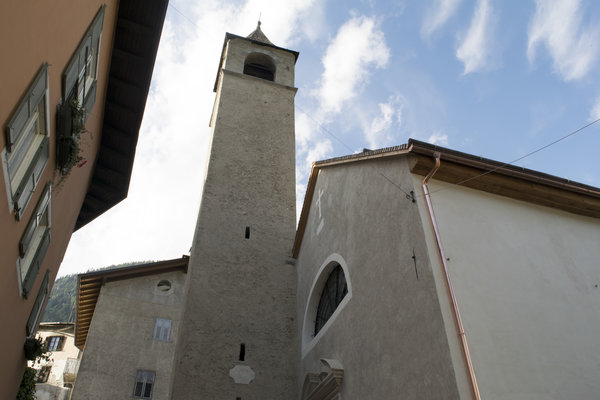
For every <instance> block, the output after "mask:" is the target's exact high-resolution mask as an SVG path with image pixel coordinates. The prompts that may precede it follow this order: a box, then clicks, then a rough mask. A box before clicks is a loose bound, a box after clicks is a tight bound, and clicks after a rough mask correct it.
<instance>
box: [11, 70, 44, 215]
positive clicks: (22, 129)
mask: <svg viewBox="0 0 600 400" xmlns="http://www.w3.org/2000/svg"><path fill="white" fill-rule="evenodd" d="M49 113H50V109H49V101H48V63H45V64H44V65H43V66H42V68H41V69H40V71H39V72H38V74H37V75H36V77H35V79H34V80H33V83H32V84H31V86H30V87H29V88H28V90H27V93H26V94H25V96H24V97H23V100H22V101H21V103H19V105H18V107H17V109H16V111H15V112H14V113H13V115H12V117H11V119H10V120H9V122H8V124H7V125H6V144H7V145H6V147H5V148H4V149H3V150H2V153H1V155H0V157H1V158H2V167H3V171H4V181H5V184H6V193H7V196H8V199H9V204H8V208H9V212H13V211H14V214H15V218H16V219H17V220H20V219H21V217H22V216H23V213H24V212H25V208H26V207H27V205H28V204H29V201H30V200H31V198H32V197H33V193H34V192H35V189H36V187H37V185H38V183H39V181H40V178H41V176H42V173H43V171H44V169H45V168H46V165H47V163H48V159H49V158H50V126H49V124H50V122H49V121H50V118H49Z"/></svg>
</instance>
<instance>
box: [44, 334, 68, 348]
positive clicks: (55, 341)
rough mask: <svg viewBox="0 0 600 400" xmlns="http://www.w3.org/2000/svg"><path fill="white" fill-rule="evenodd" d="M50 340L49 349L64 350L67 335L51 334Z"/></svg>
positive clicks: (48, 339)
mask: <svg viewBox="0 0 600 400" xmlns="http://www.w3.org/2000/svg"><path fill="white" fill-rule="evenodd" d="M46 340H47V341H48V351H62V349H63V347H64V345H65V337H64V336H49V337H48V338H47V339H46Z"/></svg>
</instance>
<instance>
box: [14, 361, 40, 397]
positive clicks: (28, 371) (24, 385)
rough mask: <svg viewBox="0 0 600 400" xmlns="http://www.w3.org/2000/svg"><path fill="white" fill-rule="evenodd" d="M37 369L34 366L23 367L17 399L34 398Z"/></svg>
mask: <svg viewBox="0 0 600 400" xmlns="http://www.w3.org/2000/svg"><path fill="white" fill-rule="evenodd" d="M36 375H37V371H36V370H35V369H34V368H31V367H27V368H25V373H24V374H23V379H21V385H20V386H19V391H18V392H17V400H34V399H35V377H36Z"/></svg>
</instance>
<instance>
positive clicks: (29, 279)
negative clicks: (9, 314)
mask: <svg viewBox="0 0 600 400" xmlns="http://www.w3.org/2000/svg"><path fill="white" fill-rule="evenodd" d="M49 246H50V229H46V230H45V231H44V234H43V236H42V240H41V241H40V245H39V247H38V248H37V250H36V252H35V256H34V257H33V260H32V261H31V266H30V267H29V269H28V270H27V274H26V275H25V279H24V280H23V293H24V294H25V297H27V295H28V294H29V292H30V291H31V288H32V287H33V284H34V283H35V278H36V277H37V274H38V272H39V270H40V267H41V266H42V261H44V256H45V255H46V251H48V247H49Z"/></svg>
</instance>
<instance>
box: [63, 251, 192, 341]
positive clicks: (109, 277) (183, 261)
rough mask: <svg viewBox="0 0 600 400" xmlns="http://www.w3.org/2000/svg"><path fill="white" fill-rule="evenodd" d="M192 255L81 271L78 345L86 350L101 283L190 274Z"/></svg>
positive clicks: (77, 328) (79, 280)
mask: <svg viewBox="0 0 600 400" xmlns="http://www.w3.org/2000/svg"><path fill="white" fill-rule="evenodd" d="M188 261H189V256H183V257H182V258H175V259H173V260H167V261H159V262H153V263H148V264H140V265H133V266H129V267H122V268H113V269H105V270H100V271H93V272H88V273H85V274H80V275H79V276H78V277H77V304H76V309H77V320H76V322H75V346H77V347H78V348H79V349H81V350H83V349H84V347H85V342H86V340H87V336H88V333H89V330H90V324H91V323H92V318H93V317H94V311H95V310H96V303H97V302H98V296H100V290H101V289H102V286H104V284H106V283H107V282H114V281H120V280H124V279H132V278H139V277H141V276H147V275H156V274H162V273H165V272H174V271H182V272H184V273H187V268H188Z"/></svg>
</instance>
